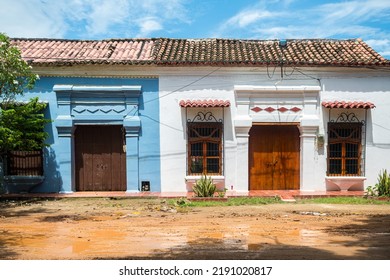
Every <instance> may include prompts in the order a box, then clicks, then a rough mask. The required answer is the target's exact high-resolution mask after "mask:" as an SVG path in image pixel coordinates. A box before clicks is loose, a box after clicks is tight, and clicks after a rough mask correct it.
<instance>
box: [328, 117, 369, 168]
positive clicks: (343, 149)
mask: <svg viewBox="0 0 390 280" xmlns="http://www.w3.org/2000/svg"><path fill="white" fill-rule="evenodd" d="M364 124H365V122H364V121H359V119H358V118H357V117H356V115H355V114H354V113H349V114H347V113H341V114H340V115H339V117H338V118H337V119H336V121H331V122H329V123H328V160H327V168H328V170H327V175H328V176H364V154H365V152H364V149H365V145H364V144H365V133H363V132H364V130H363V126H364Z"/></svg>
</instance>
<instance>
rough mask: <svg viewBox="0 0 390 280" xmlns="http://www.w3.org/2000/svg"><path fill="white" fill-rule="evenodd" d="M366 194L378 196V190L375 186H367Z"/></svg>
mask: <svg viewBox="0 0 390 280" xmlns="http://www.w3.org/2000/svg"><path fill="white" fill-rule="evenodd" d="M366 195H367V196H378V190H377V188H376V187H375V186H374V187H373V186H368V187H367V189H366Z"/></svg>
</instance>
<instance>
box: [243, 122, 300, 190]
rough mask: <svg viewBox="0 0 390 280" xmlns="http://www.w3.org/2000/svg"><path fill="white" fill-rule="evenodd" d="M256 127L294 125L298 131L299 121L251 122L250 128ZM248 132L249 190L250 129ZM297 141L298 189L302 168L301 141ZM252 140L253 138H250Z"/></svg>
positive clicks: (249, 186)
mask: <svg viewBox="0 0 390 280" xmlns="http://www.w3.org/2000/svg"><path fill="white" fill-rule="evenodd" d="M256 126H257V127H258V126H284V127H286V126H289V127H291V126H293V127H296V128H297V130H298V132H300V123H298V122H279V123H277V122H253V123H252V126H251V129H252V128H253V127H256ZM248 134H249V137H248V190H249V191H251V174H250V162H251V160H250V158H251V154H250V147H251V136H250V130H249V131H248ZM298 137H300V133H299V135H298ZM296 140H297V141H298V142H299V149H298V150H299V153H298V163H299V165H298V173H299V174H298V176H299V179H298V186H297V189H298V190H299V189H300V186H301V176H302V174H301V173H302V169H301V145H302V143H301V141H300V139H296ZM252 141H253V140H252ZM291 190H295V189H291Z"/></svg>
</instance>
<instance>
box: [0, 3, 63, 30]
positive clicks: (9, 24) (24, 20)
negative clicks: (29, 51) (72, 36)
mask: <svg viewBox="0 0 390 280" xmlns="http://www.w3.org/2000/svg"><path fill="white" fill-rule="evenodd" d="M39 3H40V2H39V1H36V0H32V1H29V0H20V1H13V0H0V7H2V8H1V9H0V28H1V29H0V31H1V32H5V33H7V35H9V36H11V37H54V36H60V37H61V36H63V35H64V34H65V32H66V31H67V27H66V25H65V24H64V22H63V18H62V16H61V15H60V14H59V13H58V12H57V11H56V10H54V11H51V10H50V9H45V8H44V7H42V5H38V4H39Z"/></svg>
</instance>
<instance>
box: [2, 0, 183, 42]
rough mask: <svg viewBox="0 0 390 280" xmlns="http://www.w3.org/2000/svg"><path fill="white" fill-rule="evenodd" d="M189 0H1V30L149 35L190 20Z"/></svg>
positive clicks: (43, 34)
mask: <svg viewBox="0 0 390 280" xmlns="http://www.w3.org/2000/svg"><path fill="white" fill-rule="evenodd" d="M187 1H188V0H143V1H139V0H110V1H106V0H56V1H48V0H18V1H15V0H0V7H2V9H0V28H1V29H0V32H5V33H7V34H8V35H9V36H11V37H56V38H63V37H68V38H69V37H71V38H83V39H88V38H107V36H110V37H112V36H117V37H125V36H135V34H144V35H147V34H150V32H154V31H159V30H162V29H165V28H166V26H167V25H168V24H172V25H179V24H182V23H186V24H188V23H189V22H190V20H189V18H188V17H187V16H188V12H187V9H186V6H185V4H186V3H187ZM107 34H110V35H107Z"/></svg>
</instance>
